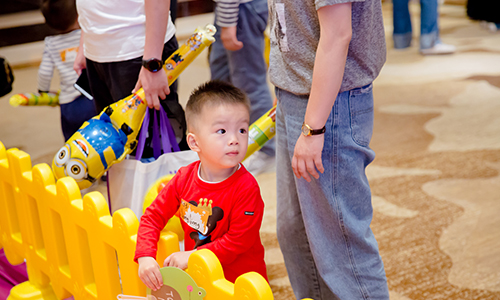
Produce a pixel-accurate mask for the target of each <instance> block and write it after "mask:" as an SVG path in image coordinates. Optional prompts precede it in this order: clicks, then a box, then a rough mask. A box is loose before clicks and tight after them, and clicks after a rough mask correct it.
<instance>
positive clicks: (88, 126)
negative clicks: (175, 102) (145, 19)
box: [52, 24, 215, 189]
mask: <svg viewBox="0 0 500 300" xmlns="http://www.w3.org/2000/svg"><path fill="white" fill-rule="evenodd" d="M214 34H215V27H214V26H213V25H210V24H209V25H207V26H206V27H205V28H197V29H196V31H195V32H194V34H193V35H192V36H191V37H190V38H189V39H188V41H187V42H186V43H185V44H184V45H182V46H181V47H180V48H179V49H178V50H177V51H175V52H174V53H173V54H172V55H171V56H170V57H169V58H168V59H167V60H166V63H165V64H164V65H163V69H164V70H165V72H166V73H167V77H168V79H169V82H170V84H172V83H173V82H174V81H175V80H176V79H177V77H178V76H179V74H180V73H181V72H182V71H183V70H184V69H185V68H186V67H187V66H188V65H189V64H190V63H191V62H192V61H193V60H194V58H195V57H196V56H198V54H199V53H200V52H202V51H203V49H205V48H206V47H207V46H209V45H210V44H212V43H213V42H214V41H215V39H214V37H213V36H214ZM145 99H146V98H145V95H144V90H143V89H142V88H141V89H139V90H138V91H137V92H136V93H135V94H132V95H130V96H128V97H127V98H125V99H122V100H119V101H117V102H115V103H113V104H111V105H109V106H108V107H106V108H105V109H104V110H103V111H102V112H101V113H100V114H99V115H98V116H95V117H93V118H92V119H90V120H89V121H87V122H85V123H84V124H83V125H82V127H80V129H79V130H78V131H77V132H75V133H74V134H73V135H72V136H71V137H70V138H69V139H68V141H66V144H65V145H64V146H63V147H62V148H61V149H60V150H59V151H58V152H57V154H56V155H55V156H54V159H53V160H52V170H53V173H54V175H55V177H56V178H57V179H59V178H62V177H65V176H70V177H72V178H73V179H75V181H76V182H77V184H78V186H79V187H80V189H85V188H88V187H90V186H91V185H92V184H93V183H94V182H95V181H96V180H97V179H99V178H100V177H101V176H102V175H103V174H104V172H106V170H108V169H109V168H110V167H111V166H112V165H113V164H115V163H118V162H120V161H122V160H123V159H125V157H126V156H127V154H130V153H131V152H132V151H133V150H134V148H135V147H136V145H137V134H138V132H139V129H140V127H141V125H142V122H143V119H144V115H145V112H146V108H147V104H146V101H145Z"/></svg>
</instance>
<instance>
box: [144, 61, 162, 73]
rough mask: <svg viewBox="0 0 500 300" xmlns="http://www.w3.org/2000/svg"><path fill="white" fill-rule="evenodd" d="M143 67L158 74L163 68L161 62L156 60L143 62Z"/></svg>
mask: <svg viewBox="0 0 500 300" xmlns="http://www.w3.org/2000/svg"><path fill="white" fill-rule="evenodd" d="M143 66H144V67H145V68H146V69H148V70H149V71H151V72H158V71H160V70H161V68H162V67H163V64H162V62H161V60H159V59H156V58H151V59H148V60H146V61H143Z"/></svg>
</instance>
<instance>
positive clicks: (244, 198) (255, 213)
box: [197, 181, 264, 264]
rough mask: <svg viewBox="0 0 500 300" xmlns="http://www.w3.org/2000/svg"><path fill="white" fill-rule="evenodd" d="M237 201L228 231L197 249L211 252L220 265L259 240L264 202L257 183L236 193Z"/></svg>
mask: <svg viewBox="0 0 500 300" xmlns="http://www.w3.org/2000/svg"><path fill="white" fill-rule="evenodd" d="M236 195H239V199H234V201H235V202H236V203H235V204H234V205H233V210H232V212H231V214H230V216H229V218H230V219H229V230H228V232H226V233H225V234H224V235H223V236H222V237H221V238H219V239H216V240H215V241H213V242H211V243H208V244H206V245H203V246H200V247H198V248H197V249H204V248H205V249H209V250H211V251H212V252H213V253H214V254H215V255H216V256H217V258H218V259H219V260H220V262H221V263H222V264H229V263H231V262H233V261H234V260H235V259H236V257H237V256H238V255H240V254H242V253H245V252H247V251H248V250H249V249H250V248H252V247H253V246H254V244H255V243H256V242H257V241H258V240H259V231H260V227H261V225H262V218H263V215H264V202H263V201H262V197H261V195H260V189H259V186H258V185H257V182H255V181H254V183H252V184H250V186H249V187H248V188H245V189H241V191H240V192H238V193H236Z"/></svg>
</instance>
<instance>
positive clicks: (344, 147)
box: [276, 84, 389, 300]
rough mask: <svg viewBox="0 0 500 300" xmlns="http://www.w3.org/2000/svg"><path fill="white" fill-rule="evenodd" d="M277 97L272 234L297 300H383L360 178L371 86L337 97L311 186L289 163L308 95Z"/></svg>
mask: <svg viewBox="0 0 500 300" xmlns="http://www.w3.org/2000/svg"><path fill="white" fill-rule="evenodd" d="M276 95H277V97H278V108H277V118H276V127H277V148H276V178H277V233H278V241H279V244H280V248H281V251H282V252H283V256H284V258H285V265H286V268H287V271H288V276H289V278H290V283H291V285H292V287H293V290H294V293H295V296H296V298H297V299H303V298H312V299H314V300H321V299H324V300H332V299H342V300H350V299H352V300H359V299H379V300H380V299H384V300H388V299H389V291H388V287H387V279H386V276H385V270H384V265H383V263H382V259H381V257H380V255H379V251H378V244H377V241H376V240H375V237H374V235H373V233H372V230H371V229H370V223H371V220H372V212H373V210H372V204H371V191H370V186H369V184H368V180H367V178H366V175H365V168H366V166H367V165H368V164H369V163H370V162H371V161H372V160H373V159H374V157H375V153H374V152H373V151H372V150H371V149H370V148H369V147H368V144H369V143H370V140H371V136H372V130H373V94H372V85H371V84H370V85H368V86H365V87H362V88H357V89H353V90H351V91H346V92H343V93H341V94H339V95H338V96H337V99H336V100H335V104H334V106H333V109H332V111H331V113H330V116H329V118H328V120H327V122H326V132H325V133H324V139H325V142H324V147H323V151H322V161H323V166H324V168H325V171H324V173H323V174H320V177H319V179H314V178H312V177H311V178H312V181H311V182H310V183H308V182H307V181H306V180H305V179H303V178H301V179H297V178H296V177H295V176H294V174H293V172H292V165H291V161H292V157H293V151H294V147H295V143H296V141H297V139H298V137H299V135H300V134H301V130H300V129H301V125H302V122H303V120H304V115H305V111H306V106H307V101H308V96H307V95H306V96H304V95H302V96H300V95H294V94H291V93H289V92H286V91H284V90H280V89H276Z"/></svg>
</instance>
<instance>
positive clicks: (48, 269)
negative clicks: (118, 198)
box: [0, 142, 273, 300]
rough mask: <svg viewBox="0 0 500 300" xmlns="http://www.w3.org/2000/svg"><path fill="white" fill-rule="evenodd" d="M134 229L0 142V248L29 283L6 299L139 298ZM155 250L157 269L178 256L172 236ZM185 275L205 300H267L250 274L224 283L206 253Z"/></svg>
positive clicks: (129, 220) (99, 201)
mask: <svg viewBox="0 0 500 300" xmlns="http://www.w3.org/2000/svg"><path fill="white" fill-rule="evenodd" d="M138 227H139V221H138V220H137V217H136V216H135V214H134V213H133V212H132V210H130V209H128V208H124V209H120V210H118V211H116V212H115V213H114V214H113V216H112V217H111V216H110V214H109V208H108V206H107V203H106V200H105V199H104V197H103V196H102V194H101V193H99V192H91V193H88V194H86V195H85V196H84V197H83V199H82V198H81V193H80V190H79V188H78V186H77V184H76V182H75V181H74V180H73V179H72V178H69V177H65V178H62V179H60V180H59V181H58V182H57V183H56V182H55V179H54V175H53V174H52V171H51V169H50V167H49V166H48V165H47V164H38V165H36V166H34V167H33V168H32V166H31V159H30V156H29V155H28V154H26V153H25V152H23V151H20V150H18V149H9V150H6V149H5V147H4V145H3V144H2V143H1V142H0V248H1V247H3V248H4V251H5V255H6V257H7V259H8V260H9V262H10V263H11V264H13V265H17V264H20V263H22V262H23V261H24V260H26V266H27V270H28V277H29V281H27V282H24V283H21V284H19V285H17V286H15V287H14V288H13V289H12V290H11V293H10V296H9V298H8V299H9V300H21V299H50V300H52V299H65V298H68V297H70V296H72V295H73V296H74V298H75V299H76V300H83V299H116V297H117V295H118V294H125V295H136V296H145V295H146V287H145V286H144V285H143V284H142V282H141V281H140V279H139V277H138V276H137V271H138V270H137V267H138V266H137V264H136V263H135V262H134V261H133V257H134V251H135V244H136V234H137V229H138ZM158 247H159V248H158V249H159V251H158V253H159V255H158V262H159V264H160V265H162V264H163V260H164V259H165V258H166V257H167V256H168V255H170V254H171V253H173V252H176V251H179V243H178V238H177V235H175V234H174V233H171V232H166V233H163V234H162V236H161V238H160V241H159V245H158ZM160 254H161V255H160ZM187 272H188V273H189V274H190V275H191V276H192V277H193V279H194V280H195V282H196V283H197V284H198V286H200V287H203V288H204V289H205V290H206V292H207V296H206V297H205V300H210V299H214V300H215V299H217V300H225V299H228V300H229V299H249V300H250V299H251V300H259V299H262V300H267V299H273V295H272V292H271V289H270V287H269V285H268V284H267V282H266V281H265V279H264V278H262V276H260V275H259V274H257V273H253V272H252V273H247V274H244V275H242V276H240V277H239V278H238V279H237V280H236V282H235V284H232V283H230V282H229V281H227V280H225V279H224V275H223V272H222V267H221V265H220V262H219V261H218V260H217V258H216V256H215V255H214V254H213V253H212V252H210V251H209V250H200V251H196V252H195V254H193V255H191V258H190V260H189V263H188V271H187Z"/></svg>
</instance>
